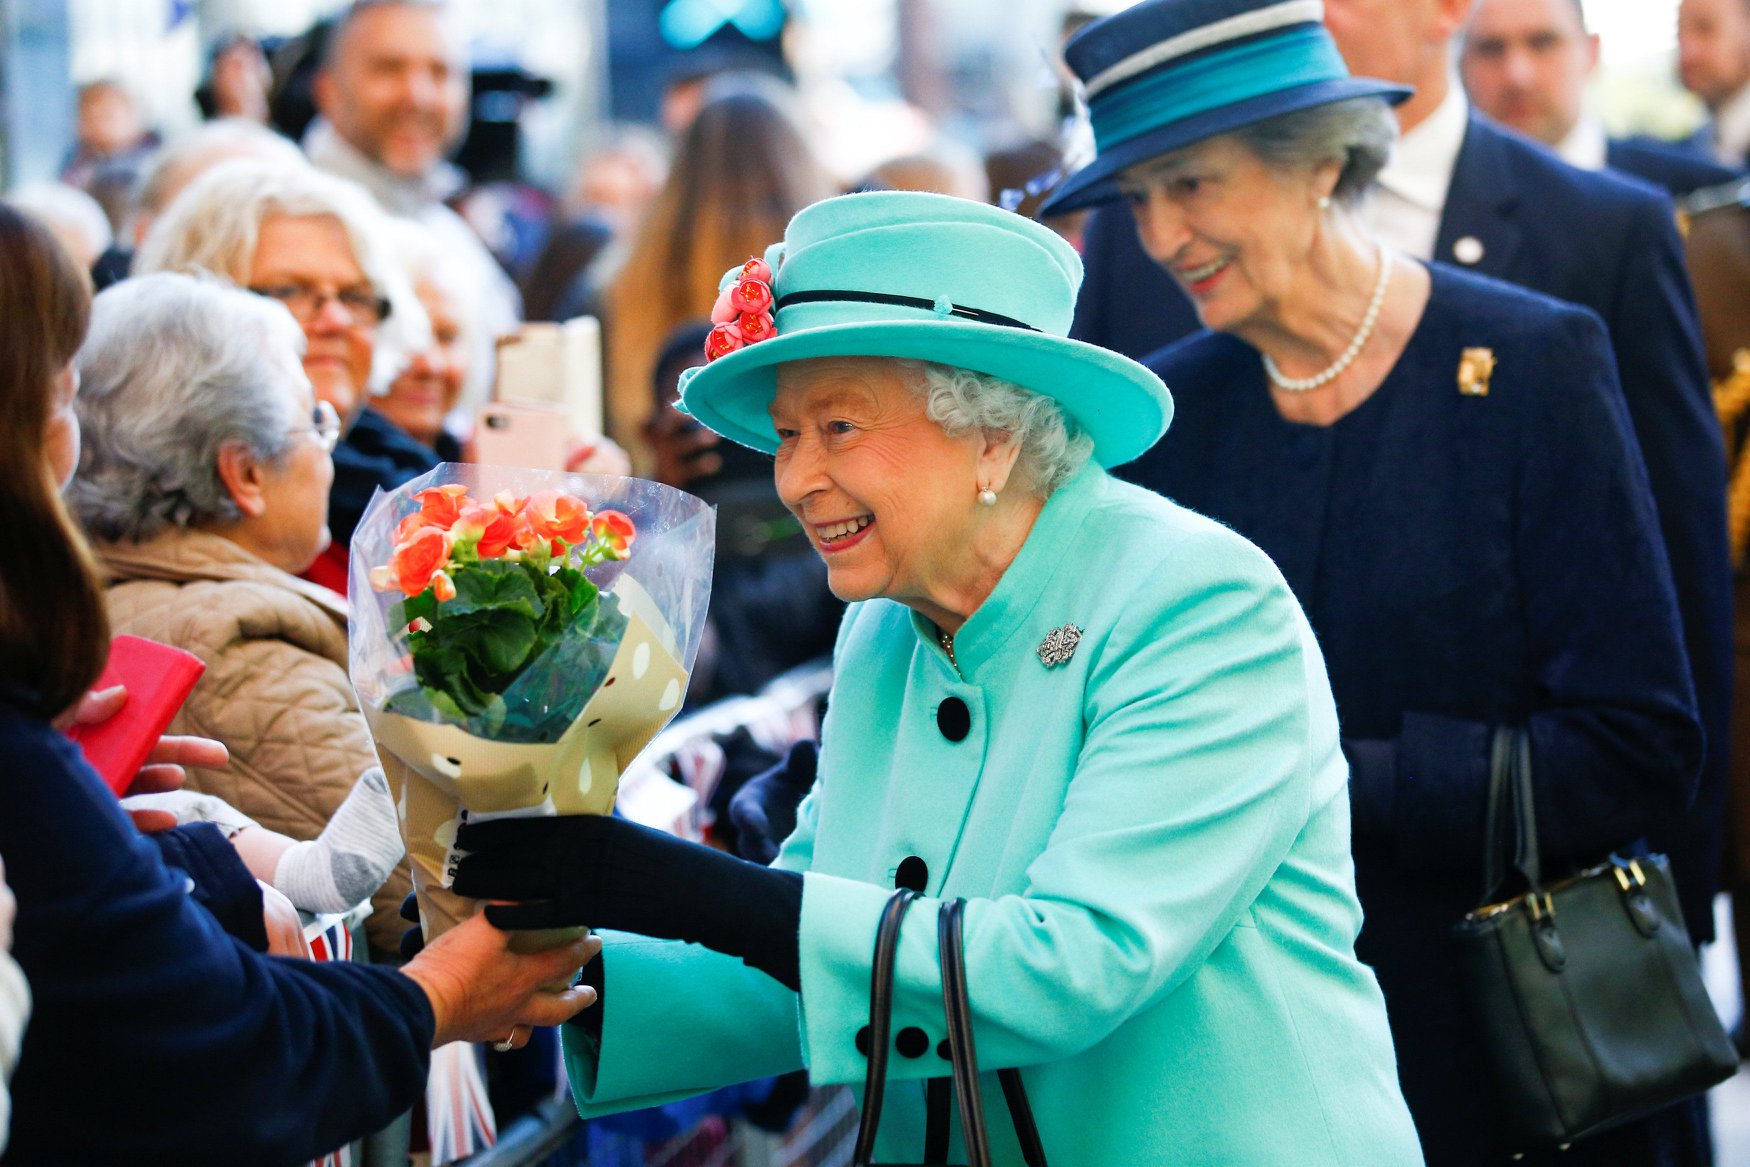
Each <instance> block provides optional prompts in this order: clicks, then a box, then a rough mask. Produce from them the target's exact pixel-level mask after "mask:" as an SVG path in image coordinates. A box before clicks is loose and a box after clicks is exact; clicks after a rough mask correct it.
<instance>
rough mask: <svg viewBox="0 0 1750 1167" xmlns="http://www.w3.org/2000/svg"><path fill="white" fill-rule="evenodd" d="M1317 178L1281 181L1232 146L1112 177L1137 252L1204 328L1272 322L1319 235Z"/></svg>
mask: <svg viewBox="0 0 1750 1167" xmlns="http://www.w3.org/2000/svg"><path fill="white" fill-rule="evenodd" d="M1334 182H1335V173H1334V164H1333V172H1332V174H1331V175H1330V176H1329V177H1328V178H1327V177H1324V176H1321V175H1320V174H1319V173H1318V172H1301V173H1294V172H1288V173H1285V172H1281V171H1278V170H1275V169H1273V168H1271V167H1269V166H1267V165H1265V163H1264V162H1263V161H1262V160H1260V159H1259V158H1258V156H1257V155H1256V154H1254V153H1253V152H1252V151H1251V150H1250V149H1248V148H1247V147H1246V146H1245V145H1243V144H1242V143H1241V142H1240V141H1239V140H1238V139H1236V138H1234V137H1233V136H1231V135H1229V136H1224V137H1219V138H1212V139H1210V140H1209V141H1206V142H1199V143H1197V144H1196V145H1194V146H1187V147H1186V148H1185V149H1183V150H1176V151H1174V152H1173V153H1171V154H1166V155H1162V156H1161V157H1159V158H1151V159H1149V160H1148V161H1147V162H1142V163H1138V164H1137V165H1136V166H1133V167H1131V168H1130V169H1129V170H1126V171H1125V172H1124V173H1123V174H1121V175H1119V176H1118V187H1119V189H1120V190H1121V191H1123V192H1124V195H1125V197H1126V199H1128V200H1129V203H1130V210H1131V214H1133V215H1134V216H1135V218H1136V230H1137V234H1138V236H1139V237H1140V238H1141V240H1142V246H1143V249H1144V250H1145V251H1147V252H1148V253H1149V256H1150V257H1151V258H1152V259H1154V261H1155V262H1156V263H1158V264H1160V265H1161V266H1162V267H1164V268H1166V269H1167V273H1168V274H1169V275H1171V276H1172V277H1173V279H1174V280H1175V281H1177V282H1178V284H1179V286H1180V287H1182V288H1184V289H1185V292H1186V293H1187V294H1188V295H1189V296H1190V297H1191V300H1192V302H1193V303H1194V304H1196V306H1197V314H1198V316H1199V317H1200V318H1201V319H1202V321H1203V323H1204V325H1205V326H1206V327H1209V328H1212V329H1215V330H1217V331H1221V332H1235V331H1242V330H1243V329H1244V328H1245V326H1246V325H1247V324H1250V323H1254V322H1256V321H1258V320H1259V319H1260V318H1261V317H1262V318H1270V317H1273V316H1275V314H1276V313H1277V312H1278V311H1279V308H1280V305H1281V303H1282V301H1283V299H1284V298H1285V297H1287V296H1288V295H1289V294H1290V289H1291V288H1292V286H1293V284H1294V282H1295V277H1296V274H1297V272H1299V271H1300V270H1301V268H1302V266H1303V264H1304V262H1305V260H1306V257H1307V255H1308V253H1309V252H1310V251H1311V249H1312V245H1313V241H1314V240H1315V238H1316V237H1317V232H1318V229H1319V217H1320V212H1319V209H1318V196H1319V194H1320V193H1324V187H1325V186H1329V185H1334Z"/></svg>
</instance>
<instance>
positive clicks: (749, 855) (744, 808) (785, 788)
mask: <svg viewBox="0 0 1750 1167" xmlns="http://www.w3.org/2000/svg"><path fill="white" fill-rule="evenodd" d="M819 762H820V746H819V744H818V743H816V742H809V741H802V742H797V743H796V744H795V745H793V746H791V747H790V752H789V753H787V754H785V755H784V760H783V761H782V762H779V763H778V764H777V765H776V766H773V767H772V768H771V769H770V770H766V771H764V772H763V773H760V774H755V775H754V776H753V777H752V778H749V779H748V780H747V782H746V784H744V785H743V786H742V788H741V789H740V790H738V791H736V792H735V797H734V798H731V799H730V800H729V821H730V822H732V823H734V824H735V830H736V844H735V845H736V850H738V851H740V852H741V854H742V857H743V858H745V859H752V860H753V861H754V862H755V863H770V862H771V861H772V860H774V859H776V858H777V857H778V849H779V848H780V847H781V846H782V845H783V842H784V840H785V839H788V838H789V837H790V835H791V834H792V832H794V831H795V830H796V808H797V807H798V806H799V805H801V803H802V800H803V799H804V798H806V797H807V796H808V792H809V790H810V789H812V788H813V786H814V771H815V767H816V766H817V765H818V764H819Z"/></svg>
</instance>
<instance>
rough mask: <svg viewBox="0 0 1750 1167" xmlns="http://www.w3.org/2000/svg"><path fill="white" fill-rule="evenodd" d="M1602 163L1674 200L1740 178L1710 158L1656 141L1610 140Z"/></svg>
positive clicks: (1640, 139) (1643, 139) (1636, 138)
mask: <svg viewBox="0 0 1750 1167" xmlns="http://www.w3.org/2000/svg"><path fill="white" fill-rule="evenodd" d="M1604 163H1605V165H1606V166H1609V167H1610V168H1611V169H1612V170H1617V171H1621V172H1622V173H1623V174H1628V175H1632V176H1633V177H1635V178H1638V179H1640V180H1641V181H1642V182H1650V183H1652V184H1653V185H1654V186H1657V187H1663V188H1664V189H1665V191H1666V192H1667V193H1668V194H1670V195H1671V197H1672V198H1676V199H1680V198H1683V197H1684V196H1685V195H1691V194H1694V193H1695V192H1696V191H1698V190H1701V189H1702V188H1703V187H1709V186H1719V185H1721V184H1722V183H1727V182H1733V181H1736V180H1738V179H1742V178H1743V177H1744V172H1743V171H1742V170H1733V169H1731V168H1729V167H1725V166H1721V165H1720V164H1719V163H1718V162H1715V161H1714V160H1713V159H1712V158H1707V157H1704V156H1702V155H1700V154H1697V153H1695V152H1694V151H1693V150H1686V149H1684V148H1683V147H1682V146H1679V145H1677V144H1676V143H1674V142H1662V141H1660V140H1659V139H1657V138H1646V137H1634V138H1612V139H1610V142H1609V144H1608V145H1607V146H1606V148H1605V153H1604Z"/></svg>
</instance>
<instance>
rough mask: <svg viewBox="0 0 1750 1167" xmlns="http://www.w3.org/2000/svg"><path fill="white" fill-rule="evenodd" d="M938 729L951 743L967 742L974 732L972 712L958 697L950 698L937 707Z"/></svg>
mask: <svg viewBox="0 0 1750 1167" xmlns="http://www.w3.org/2000/svg"><path fill="white" fill-rule="evenodd" d="M936 728H938V729H940V730H941V731H942V736H943V737H945V738H947V739H948V740H949V741H951V742H958V741H965V740H966V735H967V734H969V733H971V732H972V711H971V710H969V709H967V708H966V702H964V701H962V700H961V699H960V698H958V697H949V698H947V699H946V700H944V701H943V702H942V703H941V704H940V705H938V706H936Z"/></svg>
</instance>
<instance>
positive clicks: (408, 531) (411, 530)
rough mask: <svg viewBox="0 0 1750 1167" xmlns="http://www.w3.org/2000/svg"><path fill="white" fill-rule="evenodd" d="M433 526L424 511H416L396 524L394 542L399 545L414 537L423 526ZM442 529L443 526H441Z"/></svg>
mask: <svg viewBox="0 0 1750 1167" xmlns="http://www.w3.org/2000/svg"><path fill="white" fill-rule="evenodd" d="M429 526H431V521H430V520H429V519H427V518H426V517H425V512H424V511H414V512H413V513H412V514H410V515H408V516H407V517H406V518H405V519H402V520H401V521H400V522H399V523H396V524H395V536H394V542H395V545H396V546H397V547H399V546H400V545H401V544H403V543H405V542H407V541H408V540H409V539H411V538H413V536H414V534H415V533H416V532H418V531H419V530H420V529H421V528H423V527H429ZM439 529H440V530H441V529H442V528H439Z"/></svg>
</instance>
